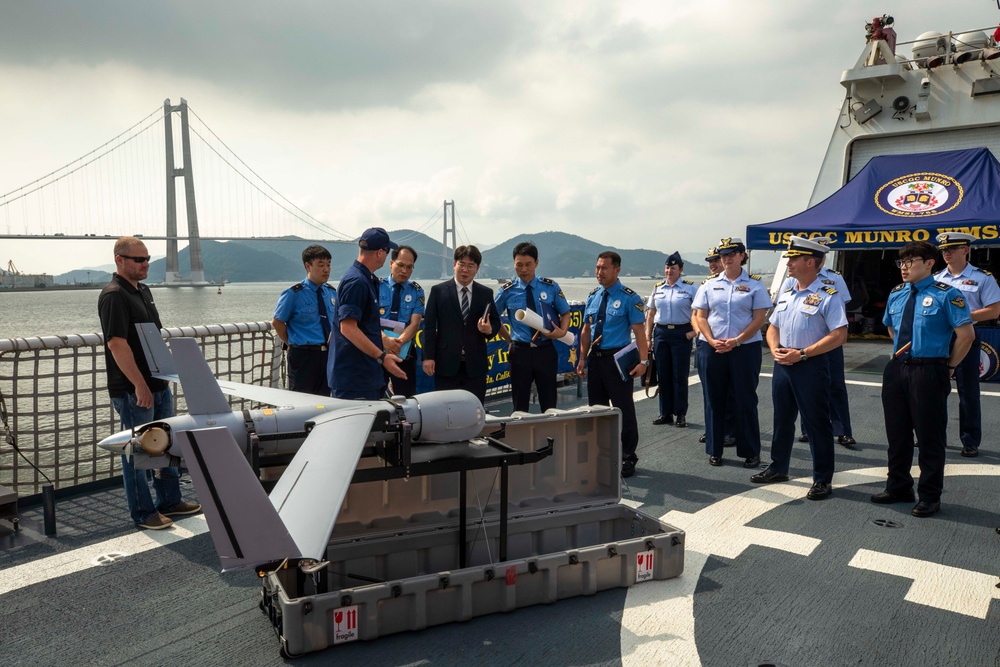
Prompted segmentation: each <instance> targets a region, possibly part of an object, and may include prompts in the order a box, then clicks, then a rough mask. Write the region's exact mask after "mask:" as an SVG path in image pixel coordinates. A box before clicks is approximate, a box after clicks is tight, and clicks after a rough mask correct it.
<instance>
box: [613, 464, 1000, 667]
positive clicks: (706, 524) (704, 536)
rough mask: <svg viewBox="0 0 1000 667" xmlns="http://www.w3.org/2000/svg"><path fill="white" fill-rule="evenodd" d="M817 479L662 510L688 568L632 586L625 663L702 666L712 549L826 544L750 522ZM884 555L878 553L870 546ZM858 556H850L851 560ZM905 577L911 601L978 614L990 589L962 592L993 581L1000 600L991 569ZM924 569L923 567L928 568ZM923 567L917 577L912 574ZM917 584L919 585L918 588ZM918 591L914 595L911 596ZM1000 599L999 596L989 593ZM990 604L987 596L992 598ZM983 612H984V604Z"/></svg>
mask: <svg viewBox="0 0 1000 667" xmlns="http://www.w3.org/2000/svg"><path fill="white" fill-rule="evenodd" d="M887 472H888V471H887V469H886V468H864V469H859V470H849V471H846V472H838V473H836V475H835V476H834V484H833V486H834V488H843V487H846V486H854V485H857V484H876V483H882V482H884V481H885V478H886V474H887ZM958 475H968V476H993V477H1000V466H998V465H992V464H988V465H968V464H964V465H946V466H945V476H958ZM811 484H812V478H811V477H802V478H798V479H794V480H791V481H789V482H784V483H782V484H771V485H768V486H764V487H758V488H754V489H750V490H749V491H745V492H743V493H740V494H738V495H735V496H730V497H728V498H724V499H722V500H720V501H719V502H717V503H714V504H712V505H709V506H708V507H704V508H702V509H700V510H698V511H697V512H695V513H694V514H688V513H686V512H678V511H671V512H667V513H666V514H664V515H663V516H662V517H660V520H661V521H664V522H666V523H668V524H670V525H673V526H676V527H678V528H681V529H683V530H684V531H685V544H684V573H683V574H682V575H681V576H679V577H677V578H675V579H667V580H666V581H652V582H646V583H643V584H639V585H636V586H632V587H630V588H629V589H628V592H627V593H626V598H625V609H624V610H623V612H622V629H621V648H622V664H623V665H636V666H639V665H643V666H644V665H649V664H671V665H684V666H685V667H687V666H688V665H701V658H700V656H699V655H698V646H697V644H696V643H695V634H694V592H695V588H696V587H697V585H698V581H699V580H700V579H701V573H702V570H703V569H704V567H705V563H706V562H707V561H708V558H709V556H712V555H718V556H722V557H725V558H735V557H737V556H739V555H740V554H741V553H742V552H743V551H744V550H745V549H746V548H747V547H748V546H750V545H751V544H759V545H761V546H766V547H771V548H774V549H781V550H782V551H787V552H790V553H796V554H799V555H802V556H808V555H810V554H811V553H812V552H813V550H814V549H815V548H816V547H817V546H818V545H819V544H820V540H818V539H815V538H811V537H804V536H802V535H795V534H794V533H786V532H781V531H774V530H765V529H761V528H748V527H747V526H746V524H747V523H749V522H750V521H752V520H753V519H756V518H757V517H759V516H762V515H764V514H766V513H767V512H769V511H770V510H772V509H774V508H775V507H777V506H779V505H782V504H784V503H787V502H788V501H790V500H797V499H800V498H802V497H803V496H805V492H806V489H808V487H809V486H810V485H811ZM869 553H872V554H875V555H879V556H881V555H882V554H877V553H876V552H869ZM856 560H858V557H857V556H855V559H854V560H852V561H851V563H850V564H851V565H854V562H855V561H856ZM904 560H906V561H908V562H907V563H906V568H905V572H906V574H905V575H903V576H908V577H911V578H913V579H914V586H913V587H911V589H910V593H908V594H907V596H906V598H905V599H906V600H907V601H908V602H915V603H917V604H929V603H931V602H940V603H942V604H944V605H947V606H938V605H937V604H932V605H931V606H937V607H938V608H940V609H945V610H946V611H955V613H960V614H964V615H970V616H976V615H978V613H979V610H980V609H982V605H983V599H984V594H983V593H982V592H981V591H980V592H979V594H978V595H973V596H967V595H965V594H960V593H956V591H959V592H960V591H962V590H967V589H968V587H969V586H980V585H982V584H983V583H984V581H985V580H984V579H982V577H986V578H987V579H988V580H989V581H988V586H987V587H986V588H987V589H988V593H989V594H990V595H991V596H992V595H994V594H993V591H997V595H995V596H994V597H996V598H998V599H1000V589H996V588H994V587H993V586H994V584H995V583H996V576H997V575H996V574H993V575H984V574H982V573H979V572H970V571H968V570H961V569H959V568H953V567H946V566H942V565H940V564H937V563H928V562H926V561H920V560H915V559H904ZM863 562H864V563H866V564H868V565H871V567H870V568H867V569H872V570H874V571H882V570H880V569H879V567H878V565H879V564H882V563H883V561H880V560H876V559H875V558H868V559H866V560H864V561H863ZM884 563H885V564H888V565H889V566H891V567H892V570H893V571H888V572H886V573H887V574H894V573H895V571H897V570H898V569H899V567H900V564H899V563H900V561H899V559H898V558H897V557H895V556H889V557H888V559H885V560H884ZM921 570H922V571H921ZM915 573H917V574H919V576H918V577H913V575H914V574H915ZM915 588H916V589H917V590H916V591H914V589H915ZM911 598H914V599H911ZM990 599H993V598H990ZM987 607H988V602H987ZM982 613H983V615H982V616H981V618H985V611H984V612H982Z"/></svg>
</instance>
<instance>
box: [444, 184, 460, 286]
mask: <svg viewBox="0 0 1000 667" xmlns="http://www.w3.org/2000/svg"><path fill="white" fill-rule="evenodd" d="M448 209H451V226H449V225H448ZM449 233H451V245H450V246H449V245H448V234H449ZM441 245H442V246H444V247H443V248H442V249H441V280H446V279H448V278H450V277H451V276H452V273H453V272H452V270H451V264H452V262H451V261H450V259H451V253H449V252H448V248H449V247H450V248H451V249H452V250H454V249H455V248H457V247H458V243H456V242H455V200H454V199H451V200H449V199H446V200H445V201H444V232H443V234H442V236H441Z"/></svg>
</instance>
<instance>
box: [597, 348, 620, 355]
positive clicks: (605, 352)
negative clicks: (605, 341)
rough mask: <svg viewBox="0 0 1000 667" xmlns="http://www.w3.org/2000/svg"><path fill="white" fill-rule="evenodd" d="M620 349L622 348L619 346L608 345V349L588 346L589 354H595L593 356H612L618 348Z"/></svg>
mask: <svg viewBox="0 0 1000 667" xmlns="http://www.w3.org/2000/svg"><path fill="white" fill-rule="evenodd" d="M620 349H622V348H620V347H609V348H608V349H606V350H603V349H601V348H599V347H592V348H590V354H591V355H593V356H595V357H610V356H613V355H614V354H615V353H617V352H618V350H620Z"/></svg>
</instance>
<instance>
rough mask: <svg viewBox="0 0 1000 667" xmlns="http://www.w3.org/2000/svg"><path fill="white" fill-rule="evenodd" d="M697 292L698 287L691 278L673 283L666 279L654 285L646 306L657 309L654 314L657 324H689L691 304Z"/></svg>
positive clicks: (654, 320)
mask: <svg viewBox="0 0 1000 667" xmlns="http://www.w3.org/2000/svg"><path fill="white" fill-rule="evenodd" d="M697 293H698V288H697V287H696V286H695V284H694V283H693V282H691V281H690V280H678V281H677V282H676V283H674V284H673V285H668V284H667V281H666V280H664V281H662V282H658V283H656V286H654V287H653V293H652V294H650V295H649V299H648V300H647V301H646V307H647V308H652V309H654V310H655V311H656V312H655V313H654V315H653V322H654V323H656V324H689V323H690V322H691V304H693V303H694V295H695V294H697Z"/></svg>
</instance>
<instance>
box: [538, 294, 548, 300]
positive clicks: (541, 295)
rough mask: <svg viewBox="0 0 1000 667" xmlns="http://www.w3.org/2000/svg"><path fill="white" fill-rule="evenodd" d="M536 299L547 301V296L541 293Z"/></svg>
mask: <svg viewBox="0 0 1000 667" xmlns="http://www.w3.org/2000/svg"><path fill="white" fill-rule="evenodd" d="M538 298H539V299H541V300H542V301H548V300H549V295H548V294H546V293H545V292H541V293H539V295H538Z"/></svg>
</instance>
